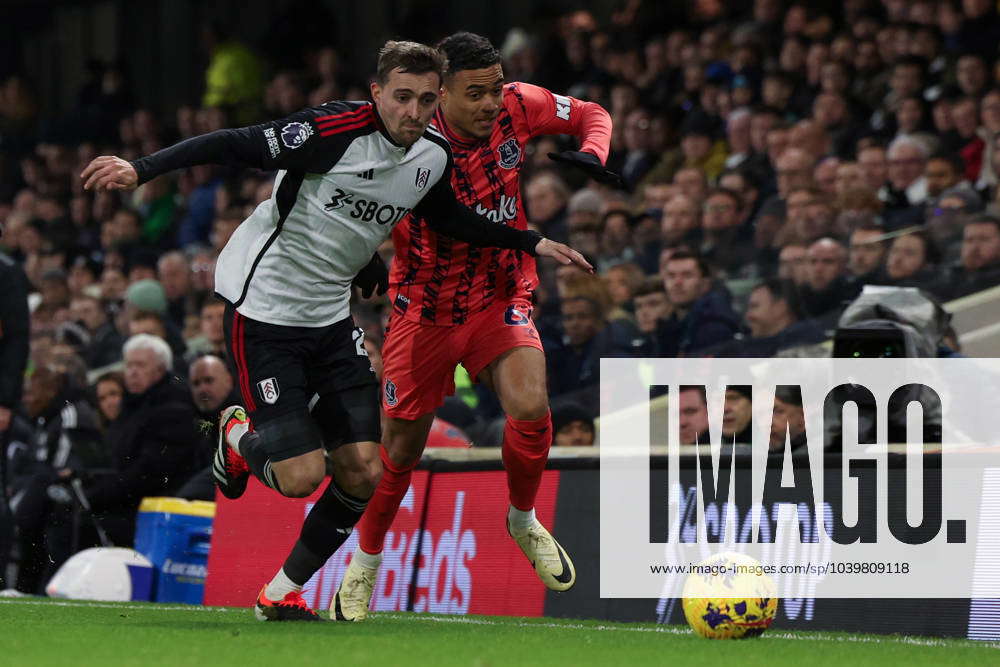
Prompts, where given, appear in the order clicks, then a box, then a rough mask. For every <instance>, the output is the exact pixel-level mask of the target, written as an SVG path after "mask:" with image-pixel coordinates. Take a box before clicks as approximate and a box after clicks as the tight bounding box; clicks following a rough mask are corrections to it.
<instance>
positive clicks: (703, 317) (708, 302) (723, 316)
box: [656, 250, 739, 357]
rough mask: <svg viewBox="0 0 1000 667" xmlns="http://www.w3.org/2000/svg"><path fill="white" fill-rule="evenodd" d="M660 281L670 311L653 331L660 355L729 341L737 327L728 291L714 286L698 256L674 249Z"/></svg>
mask: <svg viewBox="0 0 1000 667" xmlns="http://www.w3.org/2000/svg"><path fill="white" fill-rule="evenodd" d="M663 282H664V288H665V291H666V293H667V298H668V299H669V301H670V307H671V313H670V316H669V317H667V318H666V319H663V320H660V322H659V324H658V326H657V330H656V338H657V345H658V349H659V352H660V354H661V355H662V356H665V357H683V356H691V355H692V354H697V353H698V352H699V351H702V350H705V349H706V348H709V347H711V346H713V345H717V344H719V343H723V342H725V341H728V340H731V339H732V337H733V335H734V334H735V333H736V332H737V331H738V330H739V324H738V319H737V317H736V314H735V313H734V312H733V309H732V306H731V305H730V303H729V294H728V292H726V291H725V290H724V289H722V288H720V287H716V286H714V284H713V277H712V273H711V270H710V269H709V267H708V265H707V264H706V263H705V261H704V260H703V259H702V258H701V257H699V256H698V255H695V254H694V253H691V252H689V251H684V250H680V251H677V252H675V253H674V254H673V255H672V256H671V257H670V259H668V260H667V263H666V272H665V276H664V281H663Z"/></svg>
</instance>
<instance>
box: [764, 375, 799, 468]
mask: <svg viewBox="0 0 1000 667" xmlns="http://www.w3.org/2000/svg"><path fill="white" fill-rule="evenodd" d="M786 442H787V443H788V449H791V450H795V449H798V448H800V447H804V446H805V445H806V418H805V413H804V412H803V410H802V390H801V389H799V388H798V387H796V386H787V385H785V386H779V387H778V388H777V389H776V390H775V392H774V409H773V411H772V413H771V438H770V442H769V443H768V449H769V450H770V451H771V452H781V451H783V450H784V448H785V444H786Z"/></svg>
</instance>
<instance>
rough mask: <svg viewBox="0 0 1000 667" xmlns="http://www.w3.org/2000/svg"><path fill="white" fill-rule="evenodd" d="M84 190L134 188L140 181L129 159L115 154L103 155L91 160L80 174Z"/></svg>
mask: <svg viewBox="0 0 1000 667" xmlns="http://www.w3.org/2000/svg"><path fill="white" fill-rule="evenodd" d="M80 179H81V180H83V189H84V190H132V189H134V188H135V186H136V185H138V183H139V175H138V174H137V173H135V167H133V166H132V165H131V164H130V163H129V162H128V160H123V159H121V158H120V157H117V156H115V155H102V156H100V157H96V158H94V159H93V160H91V162H90V164H88V165H87V168H86V169H84V170H83V173H81V174H80Z"/></svg>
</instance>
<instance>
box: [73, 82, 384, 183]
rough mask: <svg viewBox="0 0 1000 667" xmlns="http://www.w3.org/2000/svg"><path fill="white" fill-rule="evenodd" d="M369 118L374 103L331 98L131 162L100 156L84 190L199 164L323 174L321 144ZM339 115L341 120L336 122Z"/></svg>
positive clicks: (86, 177)
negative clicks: (320, 103)
mask: <svg viewBox="0 0 1000 667" xmlns="http://www.w3.org/2000/svg"><path fill="white" fill-rule="evenodd" d="M370 117H371V112H370V105H365V104H360V105H359V104H355V103H345V102H328V103H326V104H324V105H320V106H318V107H311V108H308V109H303V110H302V111H297V112H296V113H294V114H292V115H290V116H287V117H285V118H282V119H280V120H275V121H270V122H267V123H262V124H260V125H251V126H249V127H238V128H230V129H224V130H216V131H215V132H209V133H207V134H202V135H200V136H197V137H191V138H190V139H185V140H184V141H181V142H179V143H176V144H174V145H173V146H170V147H169V148H164V149H163V150H161V151H157V152H155V153H153V154H152V155H147V156H145V157H141V158H139V159H138V160H134V161H132V162H127V161H126V160H123V159H121V158H120V157H116V156H114V155H102V156H101V157H98V158H95V159H94V160H93V161H92V162H91V163H90V164H89V165H87V168H86V169H84V170H83V173H82V174H81V175H80V176H81V178H82V179H83V184H84V189H86V190H91V189H95V190H96V189H100V190H128V189H131V188H134V187H136V186H137V185H142V184H143V183H145V182H147V181H150V180H152V179H154V178H156V177H157V176H159V175H161V174H165V173H167V172H170V171H173V170H175V169H184V168H186V167H193V166H194V165H197V164H223V165H229V166H233V167H250V168H253V169H264V170H268V171H271V170H275V169H297V170H301V171H305V172H310V173H322V172H324V171H326V170H327V169H329V168H330V164H329V151H328V152H327V154H324V151H322V150H319V147H320V146H321V145H327V146H328V145H329V142H336V141H337V140H338V137H336V136H335V135H340V134H341V133H342V132H343V131H346V130H350V129H353V128H357V127H359V124H362V125H363V124H364V123H365V122H367V120H368V119H369V118H370ZM338 119H343V120H342V122H339V123H337V121H338ZM347 120H350V121H351V122H349V123H348V122H346V121H347ZM331 123H333V124H334V125H330V124H331ZM345 136H346V135H345ZM324 142H327V143H326V144H324Z"/></svg>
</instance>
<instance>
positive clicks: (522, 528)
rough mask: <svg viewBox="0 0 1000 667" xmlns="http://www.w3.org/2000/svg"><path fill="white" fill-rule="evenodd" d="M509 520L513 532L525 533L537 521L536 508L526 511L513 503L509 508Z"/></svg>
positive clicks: (517, 533)
mask: <svg viewBox="0 0 1000 667" xmlns="http://www.w3.org/2000/svg"><path fill="white" fill-rule="evenodd" d="M507 522H508V523H509V524H510V532H511V534H513V535H515V536H516V535H523V534H524V533H526V532H528V529H529V528H531V526H532V524H534V523H535V508H534V507H532V508H531V509H530V510H528V511H527V512H524V511H522V510H519V509H517V508H516V507H514V506H513V505H511V506H510V507H509V508H508V509H507Z"/></svg>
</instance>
